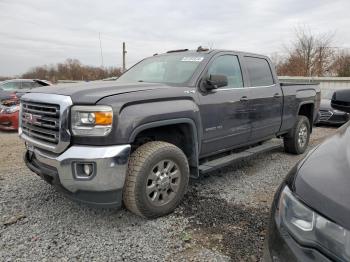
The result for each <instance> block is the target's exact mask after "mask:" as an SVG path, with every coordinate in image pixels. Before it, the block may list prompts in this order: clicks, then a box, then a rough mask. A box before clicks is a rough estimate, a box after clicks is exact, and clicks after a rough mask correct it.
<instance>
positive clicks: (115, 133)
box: [19, 48, 320, 218]
mask: <svg viewBox="0 0 350 262" xmlns="http://www.w3.org/2000/svg"><path fill="white" fill-rule="evenodd" d="M319 104H320V89H319V87H318V86H317V85H309V84H287V83H284V84H283V83H279V81H278V79H277V77H276V74H275V71H274V68H273V66H272V65H271V62H270V60H269V59H268V58H267V57H265V56H261V55H257V54H250V53H243V52H235V51H223V50H205V49H201V48H199V49H198V50H195V51H189V50H186V49H185V50H175V51H169V52H167V53H165V54H161V55H154V56H152V57H149V58H146V59H144V60H142V61H141V62H139V63H138V64H136V65H135V66H133V67H132V68H130V69H129V70H128V71H127V72H125V73H124V74H123V75H122V76H121V77H120V78H119V79H118V80H117V81H108V82H102V81H101V82H95V83H84V84H79V85H70V86H62V87H60V86H57V87H52V86H51V87H49V88H45V87H44V88H38V89H35V90H33V92H32V93H30V94H26V95H24V96H23V97H22V99H21V112H20V116H21V117H20V130H19V134H20V137H21V138H22V139H24V140H25V143H26V147H27V151H26V153H25V162H26V164H27V166H28V167H29V168H30V169H31V170H32V171H33V172H35V173H36V174H38V175H40V176H41V177H42V178H44V179H45V180H46V181H48V182H49V183H51V184H53V185H55V186H57V188H60V189H61V190H62V191H63V192H65V193H66V194H67V195H68V196H70V197H71V198H73V199H76V200H79V201H81V202H84V203H88V204H93V205H97V206H103V207H120V206H121V205H122V203H124V204H125V206H126V207H127V208H128V209H129V210H131V211H132V212H134V213H136V214H138V215H141V216H143V217H147V218H154V217H158V216H162V215H165V214H168V213H170V212H172V211H173V210H174V209H175V208H176V206H177V205H178V204H179V203H180V201H181V199H182V198H183V196H184V194H185V192H186V189H187V185H188V180H189V177H190V175H192V176H194V177H198V176H199V175H200V174H202V173H206V172H209V171H212V170H214V169H216V168H219V167H222V166H224V165H228V164H230V163H232V162H234V161H238V160H240V159H242V158H244V157H248V156H251V155H252V154H254V153H257V152H263V151H266V150H268V149H271V148H273V147H274V146H276V145H275V144H272V143H271V142H266V143H262V142H265V141H267V140H269V139H271V138H274V137H281V138H283V139H284V145H285V150H286V151H287V152H290V153H296V154H300V153H303V152H304V151H305V149H306V147H307V145H308V141H309V136H310V133H311V131H312V124H313V122H314V121H315V118H316V116H317V111H318V108H319Z"/></svg>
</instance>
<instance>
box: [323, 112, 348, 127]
mask: <svg viewBox="0 0 350 262" xmlns="http://www.w3.org/2000/svg"><path fill="white" fill-rule="evenodd" d="M329 112H330V114H331V115H330V117H329V118H323V117H321V115H320V113H319V116H318V121H317V122H316V124H328V125H342V124H344V123H346V122H348V121H349V120H350V114H349V113H345V112H341V113H335V112H331V111H329Z"/></svg>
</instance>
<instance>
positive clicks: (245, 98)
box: [240, 96, 248, 102]
mask: <svg viewBox="0 0 350 262" xmlns="http://www.w3.org/2000/svg"><path fill="white" fill-rule="evenodd" d="M240 101H241V102H245V101H248V97H247V96H242V97H241V99H240Z"/></svg>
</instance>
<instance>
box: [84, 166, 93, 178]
mask: <svg viewBox="0 0 350 262" xmlns="http://www.w3.org/2000/svg"><path fill="white" fill-rule="evenodd" d="M92 172H93V166H92V164H84V173H85V175H87V176H91V174H92Z"/></svg>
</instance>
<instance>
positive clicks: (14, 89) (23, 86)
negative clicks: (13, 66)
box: [0, 79, 51, 101]
mask: <svg viewBox="0 0 350 262" xmlns="http://www.w3.org/2000/svg"><path fill="white" fill-rule="evenodd" d="M48 85H51V83H50V82H48V81H46V80H39V79H11V80H7V81H3V82H0V101H3V100H8V99H14V98H19V97H20V96H21V95H23V94H25V93H27V92H29V91H30V90H31V89H33V88H36V87H42V86H48Z"/></svg>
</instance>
